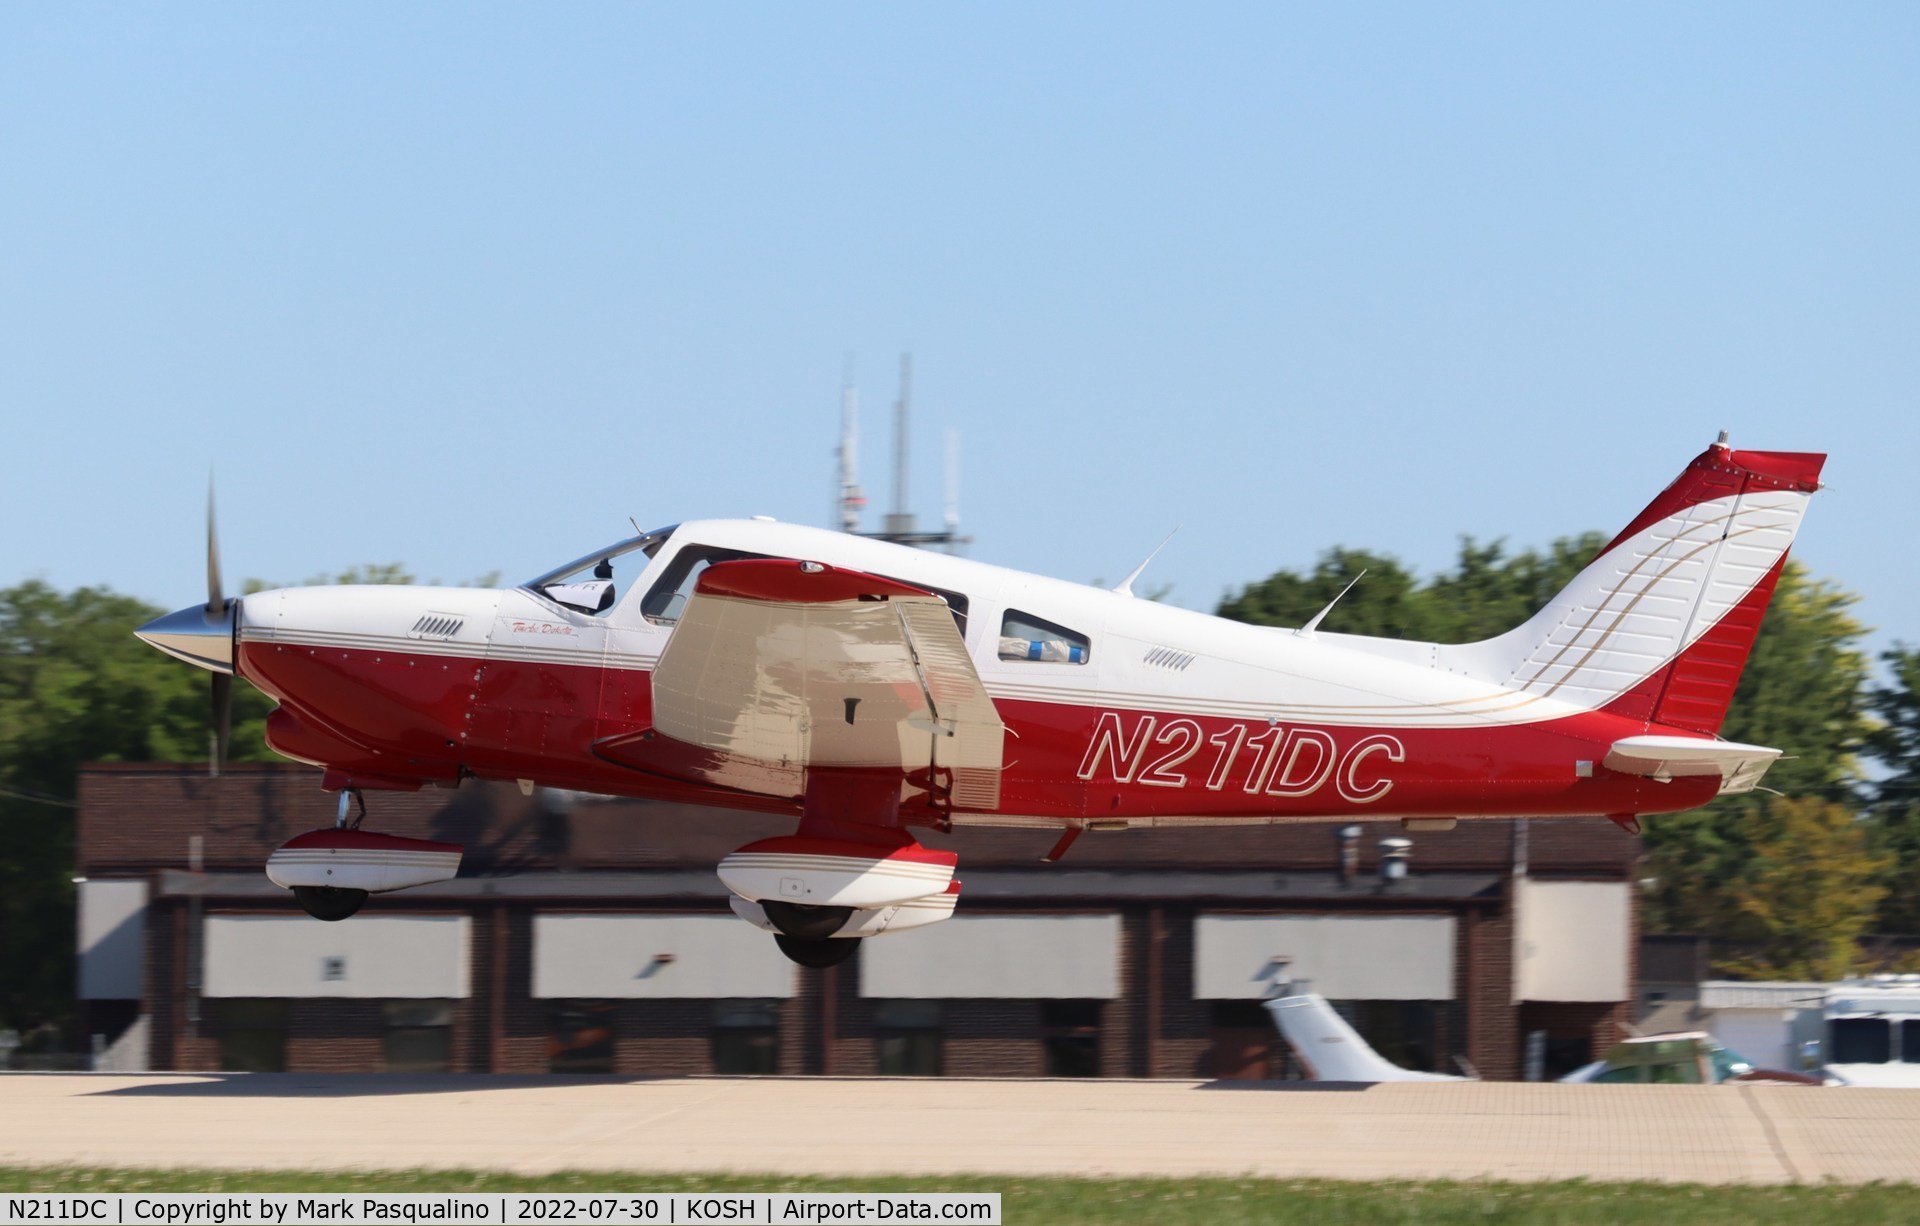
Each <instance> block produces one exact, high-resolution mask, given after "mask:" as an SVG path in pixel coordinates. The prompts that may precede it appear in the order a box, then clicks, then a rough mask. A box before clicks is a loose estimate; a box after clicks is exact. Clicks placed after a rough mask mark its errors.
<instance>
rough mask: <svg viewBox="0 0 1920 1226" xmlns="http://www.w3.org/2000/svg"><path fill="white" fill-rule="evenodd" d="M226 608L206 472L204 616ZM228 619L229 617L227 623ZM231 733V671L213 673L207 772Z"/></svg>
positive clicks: (222, 758) (217, 763) (217, 764)
mask: <svg viewBox="0 0 1920 1226" xmlns="http://www.w3.org/2000/svg"><path fill="white" fill-rule="evenodd" d="M226 611H227V597H226V593H225V592H223V591H222V590H221V584H220V534H219V531H218V529H217V528H216V527H215V526H214V516H213V475H212V474H211V473H209V474H208V475H207V617H208V619H209V620H211V619H212V618H216V617H222V616H224V615H225V614H226ZM231 624H232V622H231V620H229V622H228V625H229V626H231ZM232 734H233V674H232V673H215V674H214V675H213V754H212V758H211V760H210V761H208V763H207V773H208V774H210V775H213V776H215V777H218V776H219V774H220V768H221V767H223V766H225V765H226V764H227V742H228V740H230V739H231V737H232Z"/></svg>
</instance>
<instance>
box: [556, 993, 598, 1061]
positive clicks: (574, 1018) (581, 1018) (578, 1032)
mask: <svg viewBox="0 0 1920 1226" xmlns="http://www.w3.org/2000/svg"><path fill="white" fill-rule="evenodd" d="M547 1071H548V1072H550V1073H611V1072H612V1071H613V1006H612V1005H610V1004H608V1003H607V1002H605V1001H597V1000H557V1001H555V1002H553V1004H552V1005H551V1006H549V1007H548V1012H547Z"/></svg>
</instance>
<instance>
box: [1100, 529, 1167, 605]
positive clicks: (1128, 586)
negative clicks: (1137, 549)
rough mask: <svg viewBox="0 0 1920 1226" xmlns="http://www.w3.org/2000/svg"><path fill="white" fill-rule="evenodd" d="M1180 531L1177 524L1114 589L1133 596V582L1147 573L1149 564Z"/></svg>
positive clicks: (1124, 594) (1123, 594) (1121, 593)
mask: <svg viewBox="0 0 1920 1226" xmlns="http://www.w3.org/2000/svg"><path fill="white" fill-rule="evenodd" d="M1179 531H1180V526H1179V525H1178V524H1175V525H1174V528H1173V531H1172V532H1169V533H1167V535H1166V538H1165V539H1164V540H1162V541H1161V542H1160V543H1159V544H1158V545H1155V546H1154V547H1153V552H1152V553H1150V554H1148V555H1147V556H1146V557H1145V558H1142V559H1141V560H1140V565H1138V566H1136V567H1134V568H1133V569H1132V570H1130V571H1128V572H1127V577H1126V578H1124V579H1122V580H1121V581H1120V582H1119V583H1116V584H1115V585H1114V587H1113V590H1114V591H1116V592H1118V593H1119V594H1120V595H1122V596H1131V595H1133V581H1134V580H1135V579H1138V578H1139V577H1140V576H1141V575H1142V574H1144V573H1145V572H1146V569H1147V564H1148V563H1149V562H1152V561H1153V560H1154V559H1155V558H1157V557H1159V556H1160V551H1161V550H1162V549H1165V548H1166V547H1167V541H1170V540H1172V539H1173V538H1174V535H1175V534H1176V533H1178V532H1179Z"/></svg>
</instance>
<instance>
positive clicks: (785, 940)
mask: <svg viewBox="0 0 1920 1226" xmlns="http://www.w3.org/2000/svg"><path fill="white" fill-rule="evenodd" d="M773 943H774V944H775V945H778V946H779V947H780V952H781V953H783V954H785V955H787V958H788V959H789V960H790V961H793V962H797V963H799V964H800V965H801V966H806V967H811V968H813V969H814V970H816V971H819V970H825V969H826V968H827V967H829V966H839V965H840V964H841V963H842V962H845V961H846V960H847V959H848V958H851V957H853V951H854V950H855V949H857V948H859V946H860V940H859V938H858V937H843V938H842V939H840V940H837V941H833V940H824V941H803V940H801V939H800V938H798V937H790V936H786V935H784V934H782V933H778V932H776V933H774V934H773Z"/></svg>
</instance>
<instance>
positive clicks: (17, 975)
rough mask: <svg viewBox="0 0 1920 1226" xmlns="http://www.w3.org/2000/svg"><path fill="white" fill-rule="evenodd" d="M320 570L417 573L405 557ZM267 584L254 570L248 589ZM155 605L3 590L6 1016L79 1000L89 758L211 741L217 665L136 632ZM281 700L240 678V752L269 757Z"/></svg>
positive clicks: (0, 984)
mask: <svg viewBox="0 0 1920 1226" xmlns="http://www.w3.org/2000/svg"><path fill="white" fill-rule="evenodd" d="M315 582H316V583H332V582H341V583H411V582H413V576H412V575H411V574H409V573H408V572H407V570H406V569H405V568H404V567H402V566H400V565H398V564H377V565H372V566H365V567H354V568H352V569H351V570H349V571H347V572H345V573H344V574H341V575H338V576H323V577H321V578H319V579H317V580H316V581H315ZM266 586H268V585H266V584H263V583H261V582H259V581H258V580H251V581H249V582H248V583H247V584H246V585H245V587H244V590H245V591H249V592H252V591H259V590H261V589H262V588H263V587H266ZM162 612H164V610H161V609H157V608H155V607H153V606H152V605H149V604H146V603H145V602H143V601H140V600H136V599H134V598H133V597H130V596H123V595H120V594H119V593H116V592H113V591H110V590H108V589H106V588H81V589H79V590H76V591H72V592H59V591H56V590H55V589H53V588H51V587H49V586H48V585H47V584H45V583H41V582H38V581H30V582H27V583H23V584H20V585H19V586H17V587H12V588H6V589H0V1028H13V1029H19V1030H28V1029H31V1028H33V1027H36V1026H42V1025H46V1024H55V1025H57V1024H60V1023H62V1022H64V1021H65V1019H66V1018H67V1017H68V1016H69V1015H70V1014H71V1010H72V1002H73V982H72V981H73V954H72V950H73V930H74V917H73V884H72V880H71V878H72V875H73V864H74V844H73V834H74V821H73V818H74V797H75V789H76V783H77V780H78V775H79V769H80V766H81V764H82V763H85V762H194V761H205V760H206V758H207V757H208V755H209V753H210V751H211V727H212V719H211V712H212V701H211V694H210V686H209V675H208V674H207V673H206V672H204V671H202V670H200V669H197V668H194V667H192V666H191V665H188V664H183V663H181V662H180V661H178V660H175V659H172V658H170V657H168V656H165V655H162V654H161V653H159V652H157V651H154V650H153V649H152V648H150V647H148V646H147V645H146V644H145V643H142V642H141V641H139V640H138V639H136V638H134V637H133V631H134V629H135V628H136V627H138V626H140V625H141V624H143V623H145V622H147V621H150V620H152V619H153V618H155V617H157V616H159V615H160V614H161V613H162ZM271 709H272V704H271V703H270V702H269V701H268V700H267V698H266V696H265V695H263V694H261V693H260V692H259V691H258V690H256V689H254V688H253V687H252V686H250V685H244V684H242V685H236V686H234V687H233V739H232V744H231V748H230V750H229V756H230V757H231V758H232V759H233V760H235V761H266V760H271V759H274V758H275V755H274V754H273V752H272V751H271V750H269V749H268V748H267V746H266V741H265V731H266V718H267V714H268V712H269V711H270V710H271Z"/></svg>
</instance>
